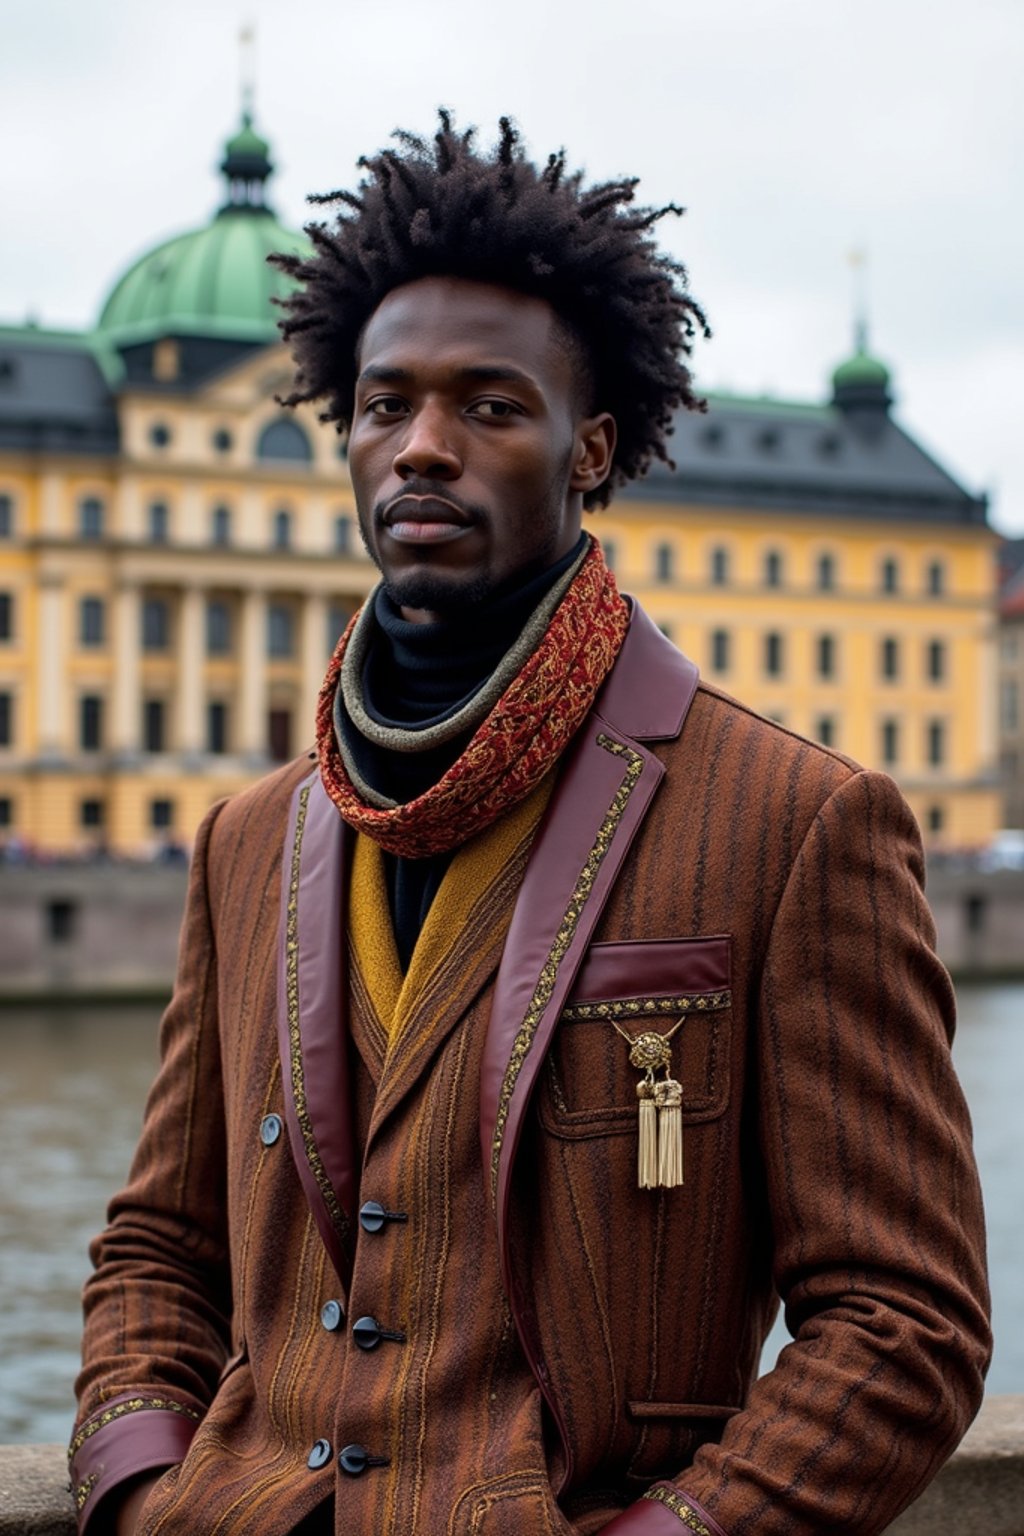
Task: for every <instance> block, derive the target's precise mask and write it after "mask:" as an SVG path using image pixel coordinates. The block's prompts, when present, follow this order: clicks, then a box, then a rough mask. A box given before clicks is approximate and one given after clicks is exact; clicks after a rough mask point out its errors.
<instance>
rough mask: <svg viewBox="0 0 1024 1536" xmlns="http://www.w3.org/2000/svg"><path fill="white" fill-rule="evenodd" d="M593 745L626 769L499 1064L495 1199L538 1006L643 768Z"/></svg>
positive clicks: (603, 739) (621, 752) (611, 746)
mask: <svg viewBox="0 0 1024 1536" xmlns="http://www.w3.org/2000/svg"><path fill="white" fill-rule="evenodd" d="M597 744H598V746H599V747H603V748H604V749H605V751H606V752H610V753H611V754H612V755H613V756H614V757H621V758H624V759H625V763H626V771H625V774H624V775H623V779H622V782H621V784H620V785H619V787H618V789H617V790H616V791H615V794H614V796H613V798H612V803H611V805H610V806H609V807H608V811H607V814H606V815H605V818H604V820H603V821H602V823H601V825H600V827H599V829H598V833H597V836H596V838H595V839H594V846H593V847H592V848H591V850H590V852H589V854H588V855H587V858H586V862H585V863H584V865H583V868H582V869H581V870H580V873H579V877H578V879H577V881H576V884H575V886H574V888H573V893H572V895H571V896H570V897H569V905H568V906H567V907H566V909H565V913H564V915H563V917H562V921H561V923H560V924H559V927H558V932H557V933H556V935H555V942H554V943H553V944H552V946H551V949H550V951H549V952H548V957H547V960H546V961H545V962H544V966H543V969H542V970H541V973H540V979H539V980H538V982H537V986H536V988H535V989H534V993H533V996H532V997H531V999H530V1004H529V1007H528V1008H527V1010H526V1014H525V1016H524V1018H523V1022H522V1023H521V1024H520V1026H519V1029H518V1030H517V1031H516V1037H515V1039H514V1040H513V1042H512V1053H511V1055H510V1057H509V1061H508V1066H507V1067H506V1068H505V1076H504V1078H503V1080H502V1084H501V1093H500V1094H499V1096H498V1113H497V1116H496V1118H495V1122H494V1140H493V1141H492V1143H491V1198H492V1199H493V1198H495V1196H496V1195H497V1190H498V1164H499V1162H500V1160H501V1147H502V1142H503V1140H504V1137H505V1125H506V1122H507V1120H508V1112H509V1106H510V1104H511V1102H512V1095H513V1093H514V1092H515V1086H516V1083H517V1081H518V1080H519V1074H520V1072H521V1071H522V1069H523V1063H524V1062H525V1061H526V1058H527V1056H528V1055H529V1054H530V1047H531V1046H532V1044H533V1037H534V1035H535V1034H536V1033H537V1026H538V1024H539V1023H540V1021H541V1017H542V1015H543V1013H544V1010H545V1009H546V1008H547V1005H548V1003H549V1002H550V1000H551V994H552V992H553V991H554V989H555V982H556V981H557V979H558V971H559V967H560V966H561V964H562V961H563V960H564V959H565V956H566V953H567V951H568V949H569V945H570V944H571V943H572V940H573V935H574V934H575V932H576V929H577V927H578V925H579V920H580V917H581V916H582V914H583V909H584V907H585V906H586V904H587V902H588V900H589V899H590V894H591V891H592V890H593V886H594V881H595V879H596V878H597V872H598V870H599V869H600V868H601V865H602V863H603V862H604V858H605V855H606V854H607V852H608V849H609V848H610V847H611V843H612V838H613V837H614V836H615V832H616V829H617V828H618V825H619V822H620V821H621V820H622V818H623V816H624V814H625V811H626V806H627V805H628V804H629V797H630V795H631V794H632V793H633V791H634V789H635V788H636V785H637V781H638V779H639V778H640V775H641V773H642V772H643V766H644V760H643V758H642V757H641V756H640V754H639V752H634V751H633V749H632V747H627V746H626V745H625V744H624V743H623V742H620V741H613V740H612V738H611V737H610V736H606V735H605V734H604V733H603V732H601V733H600V734H599V735H598V737H597Z"/></svg>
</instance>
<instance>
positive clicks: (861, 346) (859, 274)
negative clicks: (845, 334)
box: [832, 250, 892, 429]
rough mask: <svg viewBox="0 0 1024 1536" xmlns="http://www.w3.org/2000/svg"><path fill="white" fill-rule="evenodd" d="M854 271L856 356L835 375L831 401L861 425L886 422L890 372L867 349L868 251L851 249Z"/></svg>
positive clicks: (890, 401) (871, 427)
mask: <svg viewBox="0 0 1024 1536" xmlns="http://www.w3.org/2000/svg"><path fill="white" fill-rule="evenodd" d="M849 263H850V267H851V270H852V272H853V282H854V290H853V356H852V357H850V358H847V360H846V361H845V362H843V363H840V364H839V367H838V368H837V369H836V370H835V372H834V373H833V374H832V404H833V405H834V406H837V407H838V408H839V410H841V411H843V412H844V414H845V415H846V416H847V417H849V418H850V419H856V420H857V421H858V422H859V423H860V425H861V427H862V428H864V429H873V428H874V427H875V426H877V425H878V424H879V423H880V422H884V420H885V418H886V416H887V415H888V414H889V407H890V405H891V404H892V395H891V393H890V390H889V385H890V382H891V375H890V373H889V370H888V368H887V367H886V366H885V364H884V363H882V362H880V361H879V360H878V358H876V357H872V356H871V353H870V352H869V351H868V306H867V275H866V269H867V253H866V252H865V251H863V250H854V251H851V252H850V255H849Z"/></svg>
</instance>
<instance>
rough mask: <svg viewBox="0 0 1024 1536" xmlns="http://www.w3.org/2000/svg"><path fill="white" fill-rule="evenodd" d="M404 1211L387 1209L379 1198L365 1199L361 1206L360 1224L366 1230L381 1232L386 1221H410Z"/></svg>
mask: <svg viewBox="0 0 1024 1536" xmlns="http://www.w3.org/2000/svg"><path fill="white" fill-rule="evenodd" d="M408 1220H409V1218H408V1216H407V1215H406V1214H405V1212H404V1211H386V1210H385V1209H384V1207H383V1206H382V1205H381V1203H380V1201H379V1200H364V1201H363V1203H362V1205H361V1206H360V1207H359V1225H360V1226H361V1227H362V1229H363V1231H364V1232H379V1231H380V1229H381V1227H382V1226H383V1225H384V1223H385V1222H386V1221H408Z"/></svg>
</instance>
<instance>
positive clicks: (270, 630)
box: [267, 603, 295, 658]
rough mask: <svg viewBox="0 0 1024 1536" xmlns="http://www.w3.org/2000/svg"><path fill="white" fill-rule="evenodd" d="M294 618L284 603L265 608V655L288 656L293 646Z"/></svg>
mask: <svg viewBox="0 0 1024 1536" xmlns="http://www.w3.org/2000/svg"><path fill="white" fill-rule="evenodd" d="M294 630H295V617H294V614H293V613H292V610H291V608H289V607H288V605H287V604H286V603H271V604H270V606H269V607H268V608H267V655H268V656H275V657H278V658H280V657H282V656H290V655H291V654H292V650H293V648H294V645H295V635H294Z"/></svg>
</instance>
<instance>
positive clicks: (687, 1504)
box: [644, 1483, 726, 1536]
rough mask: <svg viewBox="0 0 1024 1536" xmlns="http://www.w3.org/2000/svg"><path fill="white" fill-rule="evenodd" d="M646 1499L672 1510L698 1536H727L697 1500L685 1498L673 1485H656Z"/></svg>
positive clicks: (645, 1495)
mask: <svg viewBox="0 0 1024 1536" xmlns="http://www.w3.org/2000/svg"><path fill="white" fill-rule="evenodd" d="M644 1499H645V1500H649V1501H650V1502H651V1503H654V1504H661V1505H663V1506H664V1508H665V1509H670V1510H671V1511H672V1513H673V1514H674V1515H675V1517H676V1519H677V1520H681V1521H682V1523H683V1525H685V1527H686V1529H687V1530H688V1531H695V1532H696V1536H726V1532H725V1531H724V1530H723V1529H722V1527H721V1526H720V1525H719V1523H718V1521H717V1520H715V1519H714V1518H713V1517H712V1516H711V1515H709V1514H708V1512H707V1510H706V1509H702V1508H701V1506H700V1505H699V1504H698V1503H697V1501H696V1499H691V1498H690V1497H689V1495H685V1496H684V1495H683V1494H681V1493H680V1492H679V1489H678V1488H673V1486H672V1484H671V1483H655V1484H654V1487H653V1488H648V1490H647V1492H646V1493H645V1494H644Z"/></svg>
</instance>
